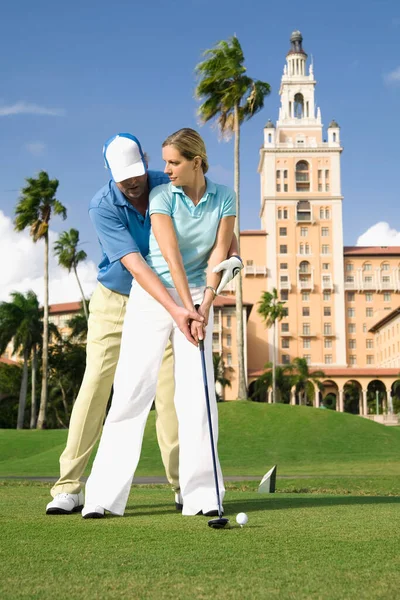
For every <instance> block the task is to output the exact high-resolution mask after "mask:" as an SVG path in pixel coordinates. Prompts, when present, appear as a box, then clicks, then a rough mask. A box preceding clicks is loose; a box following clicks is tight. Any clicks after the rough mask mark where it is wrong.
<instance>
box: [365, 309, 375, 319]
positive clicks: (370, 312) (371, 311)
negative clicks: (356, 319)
mask: <svg viewBox="0 0 400 600" xmlns="http://www.w3.org/2000/svg"><path fill="white" fill-rule="evenodd" d="M365 316H366V317H373V316H374V309H373V308H366V309H365Z"/></svg>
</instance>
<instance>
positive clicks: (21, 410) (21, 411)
mask: <svg viewBox="0 0 400 600" xmlns="http://www.w3.org/2000/svg"><path fill="white" fill-rule="evenodd" d="M28 358H29V352H28V350H26V349H24V366H23V369H22V381H21V387H20V389H19V404H18V417H17V429H23V428H24V417H25V406H26V395H27V393H28Z"/></svg>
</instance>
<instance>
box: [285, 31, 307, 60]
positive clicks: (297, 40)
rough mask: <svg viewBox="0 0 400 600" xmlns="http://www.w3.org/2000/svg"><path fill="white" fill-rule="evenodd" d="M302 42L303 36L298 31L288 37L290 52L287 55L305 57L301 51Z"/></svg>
mask: <svg viewBox="0 0 400 600" xmlns="http://www.w3.org/2000/svg"><path fill="white" fill-rule="evenodd" d="M302 42H303V36H302V35H301V32H300V31H299V30H296V31H293V32H292V35H291V36H290V50H289V52H288V55H289V54H304V56H307V54H306V53H305V52H304V50H303V46H302Z"/></svg>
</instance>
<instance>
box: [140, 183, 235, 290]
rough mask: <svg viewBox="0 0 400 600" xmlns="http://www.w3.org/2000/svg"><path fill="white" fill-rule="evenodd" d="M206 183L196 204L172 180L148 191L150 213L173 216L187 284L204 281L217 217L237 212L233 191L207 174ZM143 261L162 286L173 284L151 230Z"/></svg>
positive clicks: (213, 240) (197, 284) (215, 231)
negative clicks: (210, 178) (208, 177)
mask: <svg viewBox="0 0 400 600" xmlns="http://www.w3.org/2000/svg"><path fill="white" fill-rule="evenodd" d="M206 183H207V187H206V191H205V193H204V196H203V197H202V198H201V200H200V202H199V203H198V204H197V205H196V206H195V205H194V204H193V202H192V200H191V199H190V198H189V197H188V196H186V194H185V193H184V191H183V189H182V188H180V187H176V186H174V185H172V183H169V184H167V185H160V186H159V187H157V188H155V189H153V190H152V191H151V193H150V215H153V214H157V213H159V214H163V215H168V216H170V217H171V219H172V222H173V225H174V228H175V233H176V237H177V240H178V244H179V249H180V252H181V255H182V260H183V265H184V267H185V272H186V276H187V278H188V282H189V287H199V286H202V285H205V284H206V269H207V265H208V259H209V258H210V254H211V250H212V249H213V246H214V244H215V240H216V237H217V230H218V226H219V223H220V220H221V219H222V218H223V217H229V216H235V215H236V196H235V192H234V191H233V190H231V189H230V188H228V187H226V186H225V185H219V184H217V183H213V182H212V181H210V180H209V179H207V178H206ZM146 262H147V264H148V265H149V266H150V267H151V268H152V269H153V271H154V272H155V273H157V275H158V276H159V278H160V279H161V281H162V282H163V284H164V285H165V287H174V282H173V281H172V277H171V274H170V272H169V269H168V265H167V263H166V261H165V259H164V257H163V255H162V254H161V250H160V248H159V245H158V243H157V240H156V238H155V236H154V234H153V232H151V233H150V249H149V254H148V255H147V257H146Z"/></svg>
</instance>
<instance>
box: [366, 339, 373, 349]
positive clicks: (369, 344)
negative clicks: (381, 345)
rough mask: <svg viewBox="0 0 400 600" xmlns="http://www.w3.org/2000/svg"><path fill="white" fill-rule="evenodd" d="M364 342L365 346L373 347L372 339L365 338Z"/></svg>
mask: <svg viewBox="0 0 400 600" xmlns="http://www.w3.org/2000/svg"><path fill="white" fill-rule="evenodd" d="M365 343H366V348H373V347H374V340H371V339H367V340H365Z"/></svg>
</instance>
